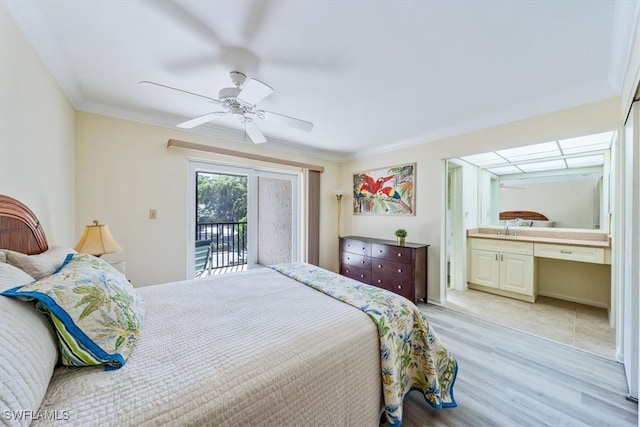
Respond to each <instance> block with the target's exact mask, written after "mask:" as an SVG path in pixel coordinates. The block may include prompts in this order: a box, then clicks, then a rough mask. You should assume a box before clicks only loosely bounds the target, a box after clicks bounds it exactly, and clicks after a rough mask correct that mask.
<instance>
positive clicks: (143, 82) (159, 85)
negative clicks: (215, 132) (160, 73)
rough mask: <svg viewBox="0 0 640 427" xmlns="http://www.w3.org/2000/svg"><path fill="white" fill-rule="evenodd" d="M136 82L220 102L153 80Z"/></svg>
mask: <svg viewBox="0 0 640 427" xmlns="http://www.w3.org/2000/svg"><path fill="white" fill-rule="evenodd" d="M138 84H139V85H142V86H156V87H161V88H163V89H170V90H173V91H176V92H180V93H184V94H187V95H191V96H197V97H198V98H200V99H204V100H206V101H208V102H211V103H212V104H221V102H220V101H218V100H217V99H215V98H209V97H208V96H204V95H200V94H197V93H193V92H189V91H187V90H182V89H177V88H175V87H171V86H167V85H163V84H160V83H154V82H150V81H147V80H143V81H141V82H138Z"/></svg>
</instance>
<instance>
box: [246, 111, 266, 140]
mask: <svg viewBox="0 0 640 427" xmlns="http://www.w3.org/2000/svg"><path fill="white" fill-rule="evenodd" d="M244 131H245V132H246V133H247V135H249V138H251V141H253V143H254V144H262V143H263V142H267V138H265V137H264V134H263V133H262V131H261V130H260V128H259V127H258V125H257V124H256V122H254V121H253V120H251V119H250V118H248V117H246V118H245V120H244Z"/></svg>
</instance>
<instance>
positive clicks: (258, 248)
mask: <svg viewBox="0 0 640 427" xmlns="http://www.w3.org/2000/svg"><path fill="white" fill-rule="evenodd" d="M299 181H300V176H299V174H296V173H287V172H280V171H267V170H263V169H258V168H251V167H241V166H229V165H222V164H216V163H208V162H200V161H189V179H188V185H189V191H188V195H189V197H188V198H189V200H188V201H187V204H188V212H187V215H188V218H189V221H188V230H187V233H188V237H187V265H188V272H187V275H188V277H189V278H191V277H196V276H198V277H200V276H206V275H209V274H220V273H223V272H228V271H237V270H243V269H246V268H251V267H252V266H255V265H256V264H260V265H270V264H275V263H279V262H289V261H298V260H300V259H301V257H300V247H301V245H300V235H301V233H300V226H301V221H300V213H301V202H300V200H301V197H300V194H299V192H300V187H299ZM203 260H204V261H203Z"/></svg>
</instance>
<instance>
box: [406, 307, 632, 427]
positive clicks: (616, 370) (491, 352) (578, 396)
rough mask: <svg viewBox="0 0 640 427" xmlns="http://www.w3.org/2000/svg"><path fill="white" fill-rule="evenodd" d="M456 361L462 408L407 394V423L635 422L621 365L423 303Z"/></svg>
mask: <svg viewBox="0 0 640 427" xmlns="http://www.w3.org/2000/svg"><path fill="white" fill-rule="evenodd" d="M419 307H420V309H421V310H422V311H423V312H424V313H425V314H426V315H427V318H428V319H429V321H430V322H431V324H432V325H433V327H434V329H435V331H436V333H437V335H438V336H439V337H440V339H441V340H442V341H443V342H444V343H445V345H446V346H447V347H448V348H449V350H450V351H451V353H452V354H453V355H454V356H455V357H456V359H457V360H458V364H459V370H458V377H457V380H456V384H455V387H454V396H455V399H456V401H457V403H458V407H457V408H449V409H442V410H439V411H437V410H433V409H431V408H430V407H429V406H428V405H427V404H426V403H425V402H424V398H423V397H422V396H421V395H420V394H419V393H417V392H412V393H410V394H409V396H408V397H407V398H406V399H405V405H404V413H405V416H404V423H403V425H404V426H405V427H419V426H435V427H440V426H508V427H512V426H518V427H520V426H554V427H555V426H612V427H613V426H615V427H626V426H637V425H638V407H637V405H636V404H634V403H631V402H629V401H627V400H626V399H625V395H626V393H627V387H626V380H625V376H624V370H623V367H622V365H620V364H619V363H616V362H614V361H612V360H608V359H606V358H604V357H600V356H597V355H594V354H590V353H587V352H584V351H581V350H577V349H575V348H572V347H569V346H567V345H563V344H558V343H555V342H552V341H550V340H547V339H544V338H540V337H536V336H533V335H531V334H527V333H524V332H520V331H516V330H514V329H511V328H508V327H503V326H500V325H497V324H495V323H492V322H489V321H484V320H481V319H478V318H477V317H473V316H470V315H467V314H463V313H460V312H456V311H453V310H449V309H445V308H442V307H438V306H434V305H431V304H428V305H427V304H420V305H419Z"/></svg>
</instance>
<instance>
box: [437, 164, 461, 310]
mask: <svg viewBox="0 0 640 427" xmlns="http://www.w3.org/2000/svg"><path fill="white" fill-rule="evenodd" d="M462 171H463V169H462V165H459V164H457V163H456V162H455V161H453V160H452V159H448V160H445V161H444V167H443V174H444V177H443V182H444V183H445V185H444V187H445V191H444V197H445V199H444V203H442V206H443V213H442V217H443V218H444V221H445V224H444V227H442V230H443V232H442V234H443V235H442V241H441V245H442V246H441V247H442V248H444V250H443V251H442V252H443V256H441V257H440V271H441V274H440V278H441V280H440V282H441V287H440V302H441V303H442V304H444V303H445V302H446V301H447V291H448V286H447V260H449V267H450V270H449V274H450V276H449V282H450V283H451V289H456V290H464V289H466V288H467V280H466V266H467V254H466V252H465V244H464V239H465V235H464V224H463V222H464V218H463V200H462V198H463V191H462V189H463V187H462V179H463V175H462ZM449 172H451V185H449V180H448V174H449ZM449 198H451V217H449V213H448V212H447V208H448V205H449V203H448V200H449ZM449 232H450V233H451V235H450V236H448V235H447V233H449Z"/></svg>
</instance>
